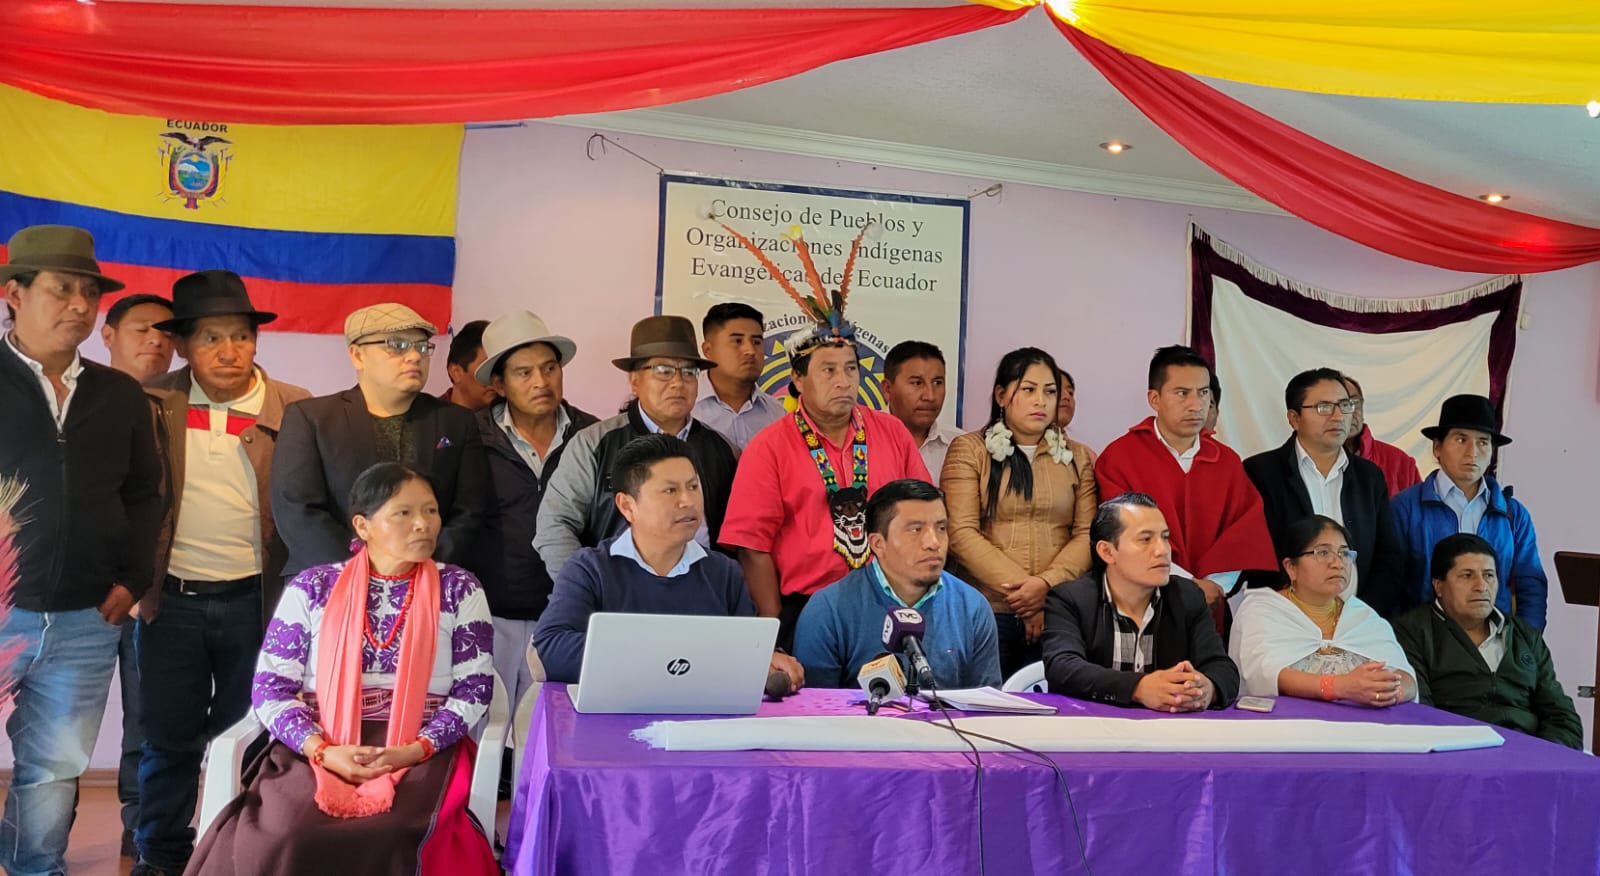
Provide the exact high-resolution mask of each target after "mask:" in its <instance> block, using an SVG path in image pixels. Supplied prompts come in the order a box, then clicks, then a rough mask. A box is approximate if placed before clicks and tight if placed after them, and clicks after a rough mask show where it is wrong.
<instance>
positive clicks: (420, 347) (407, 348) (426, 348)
mask: <svg viewBox="0 0 1600 876" xmlns="http://www.w3.org/2000/svg"><path fill="white" fill-rule="evenodd" d="M380 344H381V345H382V346H385V347H388V348H389V352H391V353H393V354H395V355H396V356H404V355H405V354H407V353H409V352H411V351H412V350H416V351H417V352H418V353H421V354H422V355H424V356H426V355H428V354H429V353H432V352H433V351H434V350H437V349H439V345H438V344H435V343H434V342H433V341H408V340H406V339H405V338H385V339H384V340H381V341H362V342H361V343H359V344H356V346H358V347H376V346H379V345H380Z"/></svg>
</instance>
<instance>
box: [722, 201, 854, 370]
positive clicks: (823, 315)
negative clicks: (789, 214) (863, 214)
mask: <svg viewBox="0 0 1600 876" xmlns="http://www.w3.org/2000/svg"><path fill="white" fill-rule="evenodd" d="M717 224H718V225H721V226H722V228H723V230H725V231H727V232H728V233H729V234H731V235H733V236H734V239H736V240H738V241H739V242H740V243H741V244H743V245H744V248H745V249H748V250H750V252H751V254H752V255H754V256H755V257H756V261H758V262H760V263H761V266H762V267H763V268H766V269H767V273H768V274H771V275H772V279H774V280H776V281H778V285H779V286H782V287H783V291H785V292H787V293H789V297H790V298H791V299H793V300H794V303H795V304H797V305H799V306H800V313H801V315H803V316H806V317H809V318H810V319H811V320H813V321H814V322H815V323H816V325H815V326H813V327H812V328H808V329H801V330H800V331H798V332H795V333H794V335H793V336H792V338H791V339H790V341H789V343H788V344H787V347H788V353H789V361H790V362H793V361H794V360H796V359H799V358H801V357H803V356H809V355H810V354H811V353H812V352H813V351H814V350H816V349H817V348H818V347H826V346H841V347H842V346H847V345H850V346H853V345H854V344H855V340H856V327H855V326H854V325H852V324H851V323H850V321H849V320H847V319H845V317H844V307H845V304H847V303H848V302H849V301H850V277H851V275H852V274H853V273H855V267H856V253H857V252H859V251H860V249H861V239H862V238H863V237H865V236H866V235H867V232H868V231H869V230H871V228H872V227H873V226H872V223H870V222H869V223H867V224H866V225H864V226H862V228H861V232H860V233H859V234H857V235H856V239H855V240H853V241H851V242H850V257H849V258H847V259H845V262H844V276H843V277H841V278H840V280H839V288H838V289H837V290H836V291H833V292H829V291H828V289H827V287H826V286H824V285H822V275H821V274H820V273H818V272H817V264H816V262H814V261H812V259H811V247H809V246H807V245H806V238H805V229H803V228H801V227H800V226H799V225H792V226H790V227H789V232H788V233H787V234H785V235H783V236H784V237H785V238H787V239H788V240H791V241H794V251H795V253H796V254H797V255H799V256H800V266H801V267H802V268H804V269H805V277H806V285H807V286H809V287H810V288H811V294H810V295H801V294H800V290H798V289H796V288H795V287H794V284H793V283H790V282H789V279H788V278H787V277H785V276H784V275H783V272H782V271H780V270H778V266H777V265H775V264H773V263H772V259H771V258H769V257H768V256H767V254H766V253H765V252H763V251H762V249H761V247H759V246H756V244H755V241H752V240H751V239H750V238H748V237H746V236H744V235H743V234H740V233H739V232H738V231H736V230H735V229H733V228H732V227H730V226H729V225H728V224H727V223H726V222H723V221H721V220H717Z"/></svg>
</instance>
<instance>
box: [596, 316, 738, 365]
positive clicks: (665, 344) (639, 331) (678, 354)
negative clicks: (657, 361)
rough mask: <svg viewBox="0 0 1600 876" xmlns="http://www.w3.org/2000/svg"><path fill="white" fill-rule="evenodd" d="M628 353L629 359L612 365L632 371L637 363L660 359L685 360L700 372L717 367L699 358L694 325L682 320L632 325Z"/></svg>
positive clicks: (672, 318) (650, 318) (668, 318)
mask: <svg viewBox="0 0 1600 876" xmlns="http://www.w3.org/2000/svg"><path fill="white" fill-rule="evenodd" d="M628 350H629V352H628V355H626V356H624V357H622V358H621V359H612V360H611V364H613V365H615V366H617V367H618V368H621V369H622V370H623V371H632V370H633V369H634V368H635V367H636V366H637V365H638V364H639V363H640V362H642V361H644V360H646V359H654V358H656V357H660V358H662V359H687V360H689V361H690V362H693V363H694V364H696V365H698V366H700V367H701V368H715V367H717V363H715V362H713V361H711V360H710V359H704V358H701V356H700V344H699V341H697V340H696V339H695V334H694V323H692V322H690V321H689V320H687V319H684V318H683V317H681V316H647V317H645V318H644V319H641V320H639V321H638V322H636V323H634V324H633V334H632V336H631V337H630V338H629V343H628Z"/></svg>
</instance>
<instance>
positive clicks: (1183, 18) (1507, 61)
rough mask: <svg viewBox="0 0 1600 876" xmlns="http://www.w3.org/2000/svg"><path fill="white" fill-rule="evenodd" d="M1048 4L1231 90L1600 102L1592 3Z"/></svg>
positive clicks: (1076, 22) (1596, 11)
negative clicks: (1235, 85) (1234, 85)
mask: <svg viewBox="0 0 1600 876" xmlns="http://www.w3.org/2000/svg"><path fill="white" fill-rule="evenodd" d="M976 2H987V3H990V4H991V5H998V2H1005V0H976ZM1020 5H1029V4H1026V3H1023V4H1020ZM1046 5H1047V6H1048V7H1049V8H1050V10H1051V11H1052V12H1053V13H1054V14H1055V15H1056V16H1057V17H1059V18H1061V20H1063V21H1065V22H1067V23H1069V24H1071V25H1072V26H1073V27H1075V28H1077V29H1078V30H1081V31H1083V32H1084V33H1086V34H1089V35H1090V36H1093V37H1095V38H1097V39H1099V40H1101V41H1103V42H1106V43H1109V44H1110V45H1112V46H1115V47H1116V48H1118V49H1121V50H1122V51H1124V52H1128V53H1130V54H1134V55H1137V56H1139V57H1141V58H1144V59H1145V60H1147V61H1152V62H1154V63H1156V64H1160V65H1161V66H1163V67H1171V68H1174V69H1178V70H1182V71H1184V72H1186V73H1192V74H1196V75H1200V76H1212V77H1215V78H1218V79H1227V80H1231V81H1234V82H1247V83H1252V84H1255V85H1266V86H1270V87H1273V88H1291V89H1296V90H1299V91H1311V92H1320V93H1324V94H1351V95H1358V96H1362V97H1395V98H1407V99H1412V100H1457V101H1476V102H1488V103H1565V104H1574V105H1582V104H1585V103H1587V102H1588V101H1591V100H1595V99H1597V98H1600V0H1524V2H1521V3H1517V2H1509V3H1508V2H1506V0H1340V2H1327V0H1212V2H1208V0H1135V2H1120V3H1119V2H1099V0H1048V2H1047V3H1046Z"/></svg>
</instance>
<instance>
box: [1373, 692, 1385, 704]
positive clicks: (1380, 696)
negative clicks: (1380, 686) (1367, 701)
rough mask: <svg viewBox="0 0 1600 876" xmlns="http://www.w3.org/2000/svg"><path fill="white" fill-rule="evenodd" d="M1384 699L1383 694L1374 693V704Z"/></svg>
mask: <svg viewBox="0 0 1600 876" xmlns="http://www.w3.org/2000/svg"><path fill="white" fill-rule="evenodd" d="M1382 699H1383V694H1381V693H1379V692H1377V691H1373V692H1372V701H1373V702H1375V703H1376V702H1378V701H1379V700H1382Z"/></svg>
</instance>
